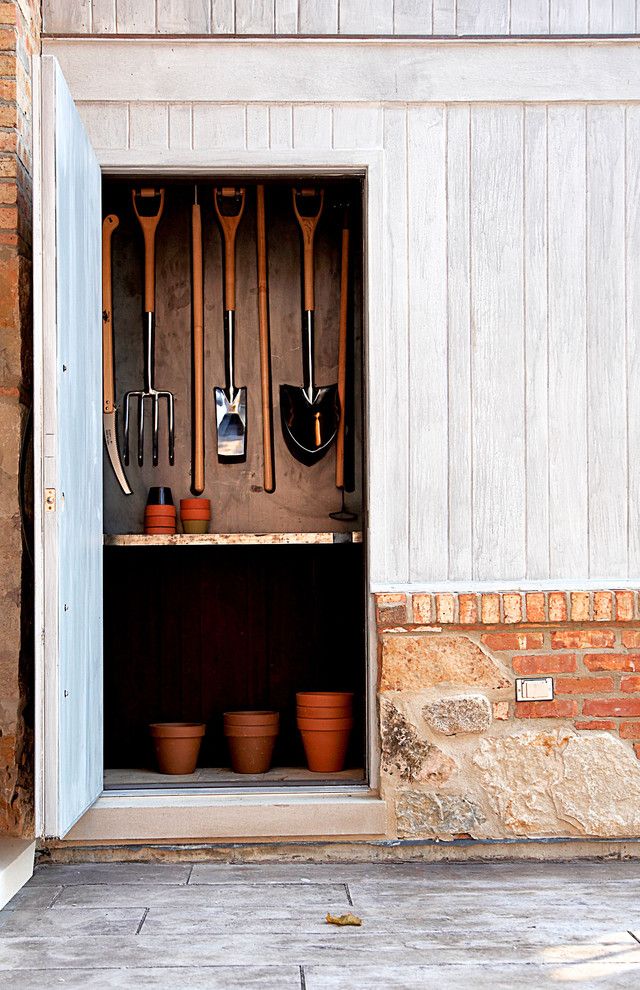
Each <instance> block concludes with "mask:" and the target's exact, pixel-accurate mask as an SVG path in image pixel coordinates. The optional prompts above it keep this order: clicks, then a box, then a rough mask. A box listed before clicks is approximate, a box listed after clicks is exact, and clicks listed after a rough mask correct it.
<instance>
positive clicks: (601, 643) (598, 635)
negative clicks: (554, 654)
mask: <svg viewBox="0 0 640 990" xmlns="http://www.w3.org/2000/svg"><path fill="white" fill-rule="evenodd" d="M615 641H616V637H615V633H614V631H613V629H560V630H557V631H556V632H553V633H551V645H552V647H553V649H554V650H587V649H589V647H594V646H596V647H600V649H605V648H606V647H608V646H613V644H614V643H615Z"/></svg>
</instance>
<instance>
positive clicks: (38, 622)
mask: <svg viewBox="0 0 640 990" xmlns="http://www.w3.org/2000/svg"><path fill="white" fill-rule="evenodd" d="M33 61H34V66H33V69H34V71H33V81H34V383H35V388H36V401H35V402H34V461H35V464H34V491H35V512H34V530H35V532H34V542H35V548H36V549H35V565H36V567H35V575H36V577H35V585H36V587H35V630H36V637H35V641H36V642H35V653H36V656H35V697H36V704H35V709H36V718H35V723H36V768H35V780H34V789H35V809H36V834H37V835H42V834H43V825H44V822H45V816H44V810H45V801H46V800H47V794H48V793H49V788H50V787H54V786H56V785H57V781H58V762H57V754H58V740H57V739H56V738H55V736H54V734H53V732H52V731H51V729H50V728H49V727H50V726H51V720H50V718H47V712H48V710H49V704H50V702H51V694H52V691H51V668H52V659H53V666H54V667H55V656H53V658H52V653H51V651H52V649H53V650H55V649H57V636H56V629H57V589H51V588H47V587H45V580H44V572H43V560H44V540H45V527H44V488H45V486H46V484H47V479H46V470H45V466H46V460H47V456H50V454H51V450H50V449H49V447H50V445H51V444H52V443H53V444H55V437H46V436H45V435H44V428H43V423H44V407H45V405H46V402H47V390H48V388H50V387H51V383H47V382H46V381H45V380H44V376H43V371H44V368H45V367H46V364H45V355H46V354H47V347H50V346H51V340H50V339H48V338H47V335H46V334H45V332H44V329H45V327H46V326H47V325H48V321H49V320H50V319H51V301H52V298H53V299H55V296H53V297H52V295H51V292H50V279H51V268H53V270H54V272H55V265H52V264H51V262H52V259H47V258H44V257H43V236H42V222H43V211H42V202H43V197H44V196H46V195H50V194H51V191H52V190H51V182H52V181H55V180H54V177H53V176H52V174H51V173H52V172H53V170H52V169H48V170H46V173H47V174H45V170H44V169H43V168H42V162H41V157H40V156H41V148H42V139H41V133H42V131H41V128H43V127H45V126H47V125H46V121H44V120H43V119H42V114H41V92H42V87H41V62H40V57H38V56H34V60H33ZM96 156H97V159H98V164H99V165H100V167H101V169H102V172H103V174H104V175H122V174H131V173H135V174H136V175H140V176H144V175H154V176H158V175H167V176H170V175H178V174H180V175H184V174H185V173H190V174H192V175H193V176H194V177H196V176H198V175H200V176H203V175H211V174H215V175H220V176H222V175H225V174H229V175H231V174H233V175H235V176H238V175H242V174H244V173H246V174H248V175H249V174H251V175H255V174H256V173H257V174H263V175H265V176H269V175H279V176H282V175H287V174H291V175H296V174H298V173H300V172H301V171H304V172H314V173H316V174H318V175H336V174H339V175H353V176H354V177H355V176H359V177H362V178H363V180H364V202H363V221H364V222H363V245H362V247H363V254H364V265H363V369H364V375H363V385H364V402H363V408H364V419H365V423H364V431H363V432H364V437H363V440H364V465H363V469H364V470H363V475H364V491H365V498H366V499H367V503H369V492H370V490H371V488H370V486H371V481H372V474H374V475H375V474H376V473H377V472H378V471H380V470H381V465H380V463H379V461H380V458H379V457H376V452H375V450H374V449H373V445H372V437H374V436H375V435H376V428H375V424H376V423H379V421H380V416H381V415H383V414H384V410H383V409H382V407H381V405H380V402H381V399H382V395H380V396H378V395H377V394H376V393H377V392H378V391H380V392H382V387H383V382H384V362H383V347H382V341H383V334H384V308H385V307H384V302H385V299H384V279H383V278H382V273H383V257H384V251H383V243H384V210H383V206H384V168H383V163H384V154H383V152H382V151H380V150H374V149H363V150H362V151H360V150H354V151H333V150H327V151H319V150H317V149H314V150H309V151H307V150H303V149H301V150H298V151H285V152H273V151H268V150H267V151H265V150H255V151H236V152H234V151H227V150H220V151H217V150H216V151H214V152H206V153H202V152H195V151H186V152H185V151H176V152H166V151H157V150H153V149H149V150H147V151H145V152H142V151H131V150H128V149H123V150H122V151H116V152H114V151H100V150H97V151H96ZM48 290H49V291H48ZM38 386H40V390H39V391H38ZM374 464H378V466H377V469H376V471H373V470H372V465H374ZM373 505H375V500H374V501H373ZM363 516H364V518H363V531H364V534H365V536H364V538H365V543H366V558H365V591H366V594H367V598H368V601H367V631H366V632H367V636H366V663H367V674H366V682H367V688H366V690H367V698H366V712H367V714H366V728H367V744H366V745H367V771H368V779H369V788H370V793H371V794H372V795H374V794H377V793H378V790H379V762H380V761H379V739H378V731H377V725H378V718H377V704H376V690H377V638H376V626H375V615H374V608H373V601H372V595H371V581H370V571H371V557H372V549H371V541H370V538H369V537H370V534H371V531H372V526H375V527H376V528H377V520H376V518H375V515H374V514H372V513H371V507H370V505H369V504H366V505H365V509H364V513H363ZM381 522H383V520H381ZM377 531H378V532H383V531H384V526H383V525H382V526H380V528H379V529H378V528H377ZM52 644H53V645H52ZM52 736H53V738H52ZM320 791H321V788H319V789H318V793H320ZM265 797H268V796H266V795H265ZM271 798H272V800H273V801H274V802H279V803H282V796H278V795H277V794H276V793H275V792H274V793H273V795H271ZM120 800H122V799H120Z"/></svg>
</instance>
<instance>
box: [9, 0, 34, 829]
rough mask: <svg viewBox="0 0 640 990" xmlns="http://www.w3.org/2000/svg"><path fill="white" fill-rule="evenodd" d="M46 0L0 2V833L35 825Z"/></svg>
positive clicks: (30, 827) (29, 827)
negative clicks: (35, 558)
mask: <svg viewBox="0 0 640 990" xmlns="http://www.w3.org/2000/svg"><path fill="white" fill-rule="evenodd" d="M39 18H40V14H39V4H37V3H35V2H31V0H14V2H7V3H0V615H1V616H2V623H1V632H0V834H1V833H2V832H9V833H13V834H18V835H28V834H29V833H30V832H31V829H32V800H33V799H32V774H31V752H32V729H31V722H32V719H31V715H30V690H31V687H30V686H31V681H32V655H33V651H32V646H31V641H32V630H31V614H32V608H31V602H32V584H33V582H32V569H31V562H30V559H29V555H28V553H27V552H26V551H25V549H24V546H23V538H22V525H21V516H20V502H19V463H20V449H21V443H22V437H23V432H24V429H25V424H26V419H27V410H28V407H29V404H30V402H31V398H30V390H31V195H32V185H31V170H32V163H31V148H32V134H31V125H32V110H31V62H30V60H31V55H32V53H33V52H34V51H35V49H36V45H37V44H38V38H39Z"/></svg>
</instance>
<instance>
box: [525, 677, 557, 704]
mask: <svg viewBox="0 0 640 990" xmlns="http://www.w3.org/2000/svg"><path fill="white" fill-rule="evenodd" d="M516 701H553V677H516Z"/></svg>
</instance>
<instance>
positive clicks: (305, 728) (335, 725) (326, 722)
mask: <svg viewBox="0 0 640 990" xmlns="http://www.w3.org/2000/svg"><path fill="white" fill-rule="evenodd" d="M297 723H298V728H299V729H300V731H301V732H347V731H348V730H350V729H352V728H353V719H352V718H298V719H297Z"/></svg>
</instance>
